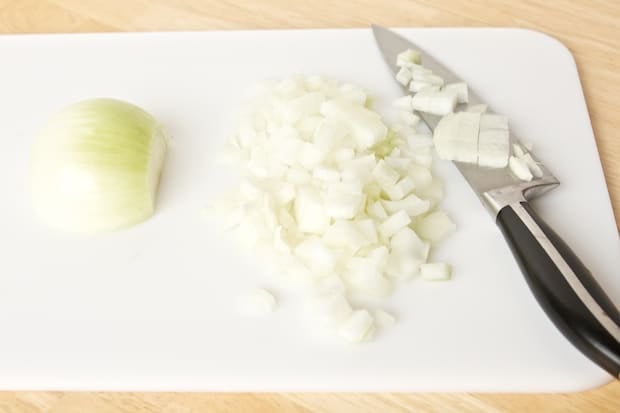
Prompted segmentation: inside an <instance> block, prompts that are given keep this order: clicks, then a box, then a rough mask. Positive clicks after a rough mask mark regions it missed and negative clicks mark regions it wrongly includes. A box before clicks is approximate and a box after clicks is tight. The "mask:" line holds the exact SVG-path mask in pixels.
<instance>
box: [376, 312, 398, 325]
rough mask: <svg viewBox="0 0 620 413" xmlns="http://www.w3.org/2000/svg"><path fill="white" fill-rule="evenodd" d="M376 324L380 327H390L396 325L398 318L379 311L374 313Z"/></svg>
mask: <svg viewBox="0 0 620 413" xmlns="http://www.w3.org/2000/svg"><path fill="white" fill-rule="evenodd" d="M374 316H375V322H376V323H377V325H378V326H379V327H389V326H393V325H394V324H396V321H397V320H396V316H394V314H391V313H388V312H387V311H385V310H381V309H377V310H375V311H374Z"/></svg>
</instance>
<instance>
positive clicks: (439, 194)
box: [416, 178, 443, 210]
mask: <svg viewBox="0 0 620 413" xmlns="http://www.w3.org/2000/svg"><path fill="white" fill-rule="evenodd" d="M416 193H417V194H418V196H420V197H421V198H422V199H426V200H428V201H430V203H431V205H430V207H429V210H430V209H432V208H433V207H434V206H435V205H437V203H438V202H439V201H440V200H441V199H442V198H443V184H442V183H441V181H440V180H439V179H436V178H432V179H431V182H430V183H429V184H428V185H426V186H422V187H420V186H418V189H417V191H416Z"/></svg>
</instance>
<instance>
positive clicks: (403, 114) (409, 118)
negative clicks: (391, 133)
mask: <svg viewBox="0 0 620 413" xmlns="http://www.w3.org/2000/svg"><path fill="white" fill-rule="evenodd" d="M399 119H400V120H401V122H403V123H404V124H405V125H407V126H412V127H415V126H417V125H418V124H419V123H420V117H419V116H418V115H416V114H415V113H413V112H410V111H408V110H401V111H400V112H399Z"/></svg>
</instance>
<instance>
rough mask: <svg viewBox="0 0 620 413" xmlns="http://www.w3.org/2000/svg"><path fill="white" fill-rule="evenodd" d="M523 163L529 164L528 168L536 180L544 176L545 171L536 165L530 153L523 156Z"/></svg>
mask: <svg viewBox="0 0 620 413" xmlns="http://www.w3.org/2000/svg"><path fill="white" fill-rule="evenodd" d="M520 159H521V160H522V161H523V162H525V163H526V164H527V167H528V168H529V170H530V172H531V173H532V175H534V176H535V177H536V178H541V177H542V176H543V171H542V169H541V168H540V166H539V165H538V163H536V161H535V160H534V158H532V155H531V154H529V153H526V154H525V155H523V156H522V157H521V158H520Z"/></svg>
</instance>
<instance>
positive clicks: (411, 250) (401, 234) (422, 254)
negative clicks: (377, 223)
mask: <svg viewBox="0 0 620 413" xmlns="http://www.w3.org/2000/svg"><path fill="white" fill-rule="evenodd" d="M390 249H391V251H392V252H395V251H399V252H404V253H407V254H408V255H409V256H411V257H413V258H415V259H416V260H417V261H418V262H419V263H423V262H426V260H428V254H429V253H430V250H431V246H430V244H429V243H428V242H426V241H423V240H422V239H421V238H420V237H419V236H418V234H416V232H415V231H414V230H412V229H411V228H409V227H405V228H403V229H401V230H400V231H398V232H397V233H396V234H394V236H393V237H392V238H391V239H390Z"/></svg>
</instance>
